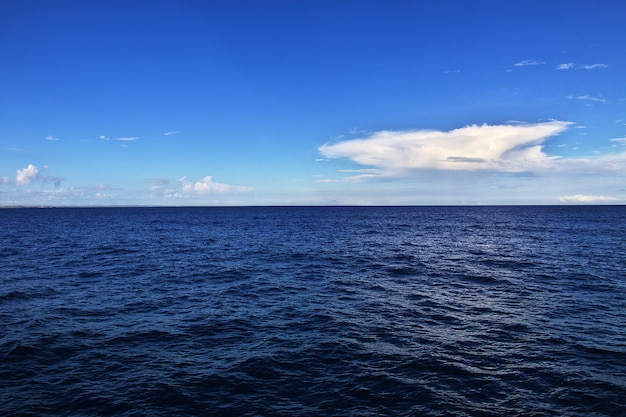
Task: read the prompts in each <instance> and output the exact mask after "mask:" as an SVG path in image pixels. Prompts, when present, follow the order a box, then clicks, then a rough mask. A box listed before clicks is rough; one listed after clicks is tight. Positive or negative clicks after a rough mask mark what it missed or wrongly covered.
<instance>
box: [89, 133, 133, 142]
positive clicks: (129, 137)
mask: <svg viewBox="0 0 626 417" xmlns="http://www.w3.org/2000/svg"><path fill="white" fill-rule="evenodd" d="M98 138H99V139H102V140H119V141H122V142H131V141H135V140H139V138H138V137H137V136H125V137H121V138H109V137H107V136H104V135H100V136H98Z"/></svg>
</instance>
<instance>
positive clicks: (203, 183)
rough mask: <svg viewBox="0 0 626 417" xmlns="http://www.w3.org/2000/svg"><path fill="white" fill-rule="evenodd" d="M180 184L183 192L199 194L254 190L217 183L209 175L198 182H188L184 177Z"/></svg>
mask: <svg viewBox="0 0 626 417" xmlns="http://www.w3.org/2000/svg"><path fill="white" fill-rule="evenodd" d="M180 182H181V184H182V186H183V191H186V192H195V193H198V194H208V193H228V192H243V191H250V190H251V189H252V188H250V187H244V186H238V185H228V184H222V183H219V182H215V181H213V177H212V176H210V175H207V176H206V177H204V178H202V179H201V180H200V181H196V182H191V181H187V179H186V178H185V177H183V178H181V179H180Z"/></svg>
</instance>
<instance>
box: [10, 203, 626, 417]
mask: <svg viewBox="0 0 626 417" xmlns="http://www.w3.org/2000/svg"><path fill="white" fill-rule="evenodd" d="M0 224H1V228H0V415H2V416H585V417H586V416H626V207H624V206H497V207H475V206H471V207H188V208H175V207H169V208H166V207H161V208H158V207H155V208H142V207H136V208H130V207H128V208H5V209H0Z"/></svg>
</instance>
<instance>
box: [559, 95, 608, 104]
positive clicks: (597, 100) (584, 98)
mask: <svg viewBox="0 0 626 417" xmlns="http://www.w3.org/2000/svg"><path fill="white" fill-rule="evenodd" d="M567 98H568V99H570V100H579V101H586V102H592V103H606V99H603V98H599V97H592V96H589V95H586V94H585V95H582V96H574V95H571V94H570V95H569V96H567Z"/></svg>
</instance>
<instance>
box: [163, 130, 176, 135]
mask: <svg viewBox="0 0 626 417" xmlns="http://www.w3.org/2000/svg"><path fill="white" fill-rule="evenodd" d="M177 133H178V130H174V131H171V132H165V133H163V135H165V136H172V135H175V134H177Z"/></svg>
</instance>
